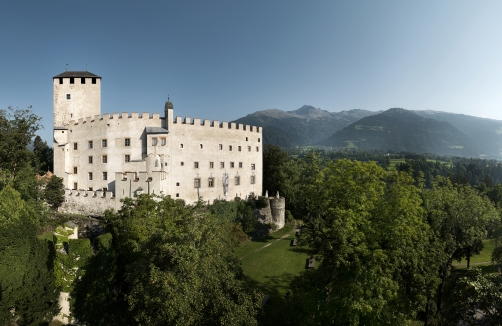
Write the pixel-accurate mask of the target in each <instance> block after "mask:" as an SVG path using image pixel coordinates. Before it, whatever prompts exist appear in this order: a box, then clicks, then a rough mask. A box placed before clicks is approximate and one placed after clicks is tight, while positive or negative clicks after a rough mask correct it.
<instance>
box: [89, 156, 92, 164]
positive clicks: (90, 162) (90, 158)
mask: <svg viewBox="0 0 502 326" xmlns="http://www.w3.org/2000/svg"><path fill="white" fill-rule="evenodd" d="M89 164H92V156H89Z"/></svg>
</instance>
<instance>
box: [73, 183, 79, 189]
mask: <svg viewBox="0 0 502 326" xmlns="http://www.w3.org/2000/svg"><path fill="white" fill-rule="evenodd" d="M77 188H78V183H76V182H74V183H73V190H77Z"/></svg>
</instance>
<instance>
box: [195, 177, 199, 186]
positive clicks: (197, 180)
mask: <svg viewBox="0 0 502 326" xmlns="http://www.w3.org/2000/svg"><path fill="white" fill-rule="evenodd" d="M194 188H200V178H195V179H194Z"/></svg>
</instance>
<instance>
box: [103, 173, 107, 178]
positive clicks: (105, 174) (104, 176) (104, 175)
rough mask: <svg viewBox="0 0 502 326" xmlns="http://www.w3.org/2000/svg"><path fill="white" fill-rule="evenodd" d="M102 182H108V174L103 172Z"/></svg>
mask: <svg viewBox="0 0 502 326" xmlns="http://www.w3.org/2000/svg"><path fill="white" fill-rule="evenodd" d="M103 180H108V172H103Z"/></svg>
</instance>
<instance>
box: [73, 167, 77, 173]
mask: <svg viewBox="0 0 502 326" xmlns="http://www.w3.org/2000/svg"><path fill="white" fill-rule="evenodd" d="M73 174H77V167H76V166H74V167H73Z"/></svg>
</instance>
